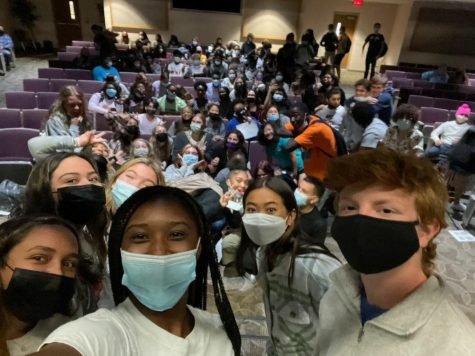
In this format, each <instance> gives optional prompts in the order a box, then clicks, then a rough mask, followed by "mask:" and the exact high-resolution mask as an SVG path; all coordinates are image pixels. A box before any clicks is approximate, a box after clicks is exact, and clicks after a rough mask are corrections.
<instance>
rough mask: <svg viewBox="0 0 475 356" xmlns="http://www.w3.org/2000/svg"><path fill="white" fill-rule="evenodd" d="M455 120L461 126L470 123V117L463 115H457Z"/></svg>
mask: <svg viewBox="0 0 475 356" xmlns="http://www.w3.org/2000/svg"><path fill="white" fill-rule="evenodd" d="M455 120H456V121H457V122H458V123H459V124H464V123H466V122H467V121H468V117H466V116H463V115H455Z"/></svg>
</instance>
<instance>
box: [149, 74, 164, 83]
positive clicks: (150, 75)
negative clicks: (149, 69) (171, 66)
mask: <svg viewBox="0 0 475 356" xmlns="http://www.w3.org/2000/svg"><path fill="white" fill-rule="evenodd" d="M160 77H161V75H160V74H147V78H148V79H150V80H151V81H152V83H153V82H156V81H157V80H160Z"/></svg>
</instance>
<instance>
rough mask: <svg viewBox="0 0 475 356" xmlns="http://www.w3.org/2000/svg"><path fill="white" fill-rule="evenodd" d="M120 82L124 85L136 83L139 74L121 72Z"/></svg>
mask: <svg viewBox="0 0 475 356" xmlns="http://www.w3.org/2000/svg"><path fill="white" fill-rule="evenodd" d="M119 74H120V81H121V82H123V83H134V82H135V78H136V77H137V74H138V73H132V72H120V73H119Z"/></svg>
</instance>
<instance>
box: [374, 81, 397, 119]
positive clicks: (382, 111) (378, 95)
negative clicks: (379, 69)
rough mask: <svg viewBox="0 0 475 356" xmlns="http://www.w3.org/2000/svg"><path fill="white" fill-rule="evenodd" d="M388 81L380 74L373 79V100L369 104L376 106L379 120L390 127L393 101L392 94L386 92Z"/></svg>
mask: <svg viewBox="0 0 475 356" xmlns="http://www.w3.org/2000/svg"><path fill="white" fill-rule="evenodd" d="M387 81H388V79H387V78H386V77H384V76H381V75H379V74H376V75H375V76H374V77H373V78H371V92H370V93H371V98H370V100H369V103H370V104H372V105H373V106H374V111H375V113H376V115H377V116H378V118H379V119H380V120H382V121H383V122H384V123H385V124H386V125H388V126H389V125H390V121H391V113H392V100H393V99H392V97H391V94H389V93H386V92H385V91H384V87H385V86H386V83H387Z"/></svg>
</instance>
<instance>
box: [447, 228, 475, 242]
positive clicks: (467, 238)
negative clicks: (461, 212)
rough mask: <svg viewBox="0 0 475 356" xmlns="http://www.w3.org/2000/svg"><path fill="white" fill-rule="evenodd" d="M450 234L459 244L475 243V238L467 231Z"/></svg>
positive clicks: (453, 231) (455, 231)
mask: <svg viewBox="0 0 475 356" xmlns="http://www.w3.org/2000/svg"><path fill="white" fill-rule="evenodd" d="M449 233H450V235H452V236H453V237H454V238H455V239H456V240H457V241H459V242H474V241H475V236H473V235H472V234H471V233H469V232H468V231H467V230H450V231H449Z"/></svg>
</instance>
